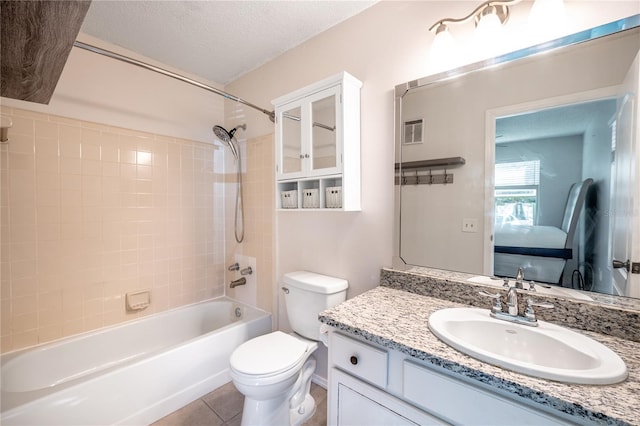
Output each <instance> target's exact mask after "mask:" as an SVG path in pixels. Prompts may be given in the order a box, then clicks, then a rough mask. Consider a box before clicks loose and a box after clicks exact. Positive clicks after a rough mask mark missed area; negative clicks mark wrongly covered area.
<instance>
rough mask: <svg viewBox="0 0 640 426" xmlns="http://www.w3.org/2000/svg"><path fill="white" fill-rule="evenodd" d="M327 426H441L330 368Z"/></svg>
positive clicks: (389, 397)
mask: <svg viewBox="0 0 640 426" xmlns="http://www.w3.org/2000/svg"><path fill="white" fill-rule="evenodd" d="M328 398H329V399H328V403H329V406H328V410H329V418H328V419H327V420H328V421H327V424H329V425H342V426H389V425H394V426H395V425H424V426H426V425H444V424H446V423H444V422H442V421H441V420H440V419H438V418H436V417H434V416H432V415H430V414H428V413H425V412H424V411H421V410H419V409H417V408H415V407H413V406H411V405H409V404H407V403H406V402H404V401H401V400H399V399H398V398H395V397H394V396H392V395H390V394H388V393H386V392H385V391H384V390H382V389H378V388H376V387H374V386H371V385H369V384H367V383H365V382H363V381H360V380H358V379H356V378H355V377H353V376H351V375H349V374H346V373H345V372H343V371H340V370H339V369H337V368H331V369H330V371H329V394H328Z"/></svg>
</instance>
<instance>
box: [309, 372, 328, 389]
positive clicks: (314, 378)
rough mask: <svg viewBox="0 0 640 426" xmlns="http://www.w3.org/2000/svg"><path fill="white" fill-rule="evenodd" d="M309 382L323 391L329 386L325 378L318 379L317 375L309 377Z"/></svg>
mask: <svg viewBox="0 0 640 426" xmlns="http://www.w3.org/2000/svg"><path fill="white" fill-rule="evenodd" d="M311 381H312V382H313V383H315V384H316V385H318V386H320V387H321V388H324V389H327V386H328V385H329V384H328V382H327V379H326V378H325V377H320V376H318V375H317V374H314V375H313V376H311Z"/></svg>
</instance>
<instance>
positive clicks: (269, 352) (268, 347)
mask: <svg viewBox="0 0 640 426" xmlns="http://www.w3.org/2000/svg"><path fill="white" fill-rule="evenodd" d="M312 349H315V348H313V347H312V345H309V344H308V342H305V341H303V340H301V339H298V338H296V337H293V336H290V335H288V334H286V333H283V332H281V331H275V332H273V333H269V334H265V335H262V336H258V337H256V338H254V339H251V340H249V341H247V342H245V343H243V344H242V345H240V346H238V348H237V349H236V350H235V351H234V352H233V353H232V354H231V358H230V359H229V364H230V366H231V369H232V370H234V372H236V373H238V374H239V375H242V376H248V377H252V378H257V377H261V378H267V377H271V376H277V375H281V374H283V373H286V372H287V371H289V370H294V371H295V370H296V369H297V367H298V366H299V365H300V364H301V363H302V362H304V361H305V360H306V359H307V358H308V356H309V354H310V352H312Z"/></svg>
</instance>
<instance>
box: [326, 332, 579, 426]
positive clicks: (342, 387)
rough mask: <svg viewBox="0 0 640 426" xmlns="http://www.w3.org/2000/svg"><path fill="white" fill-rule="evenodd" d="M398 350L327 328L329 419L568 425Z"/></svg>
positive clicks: (333, 422)
mask: <svg viewBox="0 0 640 426" xmlns="http://www.w3.org/2000/svg"><path fill="white" fill-rule="evenodd" d="M481 386H482V385H479V384H475V383H471V382H470V381H467V380H463V379H461V378H458V377H454V376H453V375H452V374H451V373H448V372H446V371H445V370H444V369H441V368H439V367H437V366H434V365H430V364H427V363H426V362H423V361H420V360H418V359H415V358H411V357H409V356H408V355H405V354H403V353H401V352H399V351H395V350H390V349H387V348H383V347H381V346H377V345H373V344H370V343H368V342H363V341H360V340H357V339H355V338H352V337H349V336H346V335H344V334H341V333H340V332H338V331H335V330H332V331H330V333H329V389H328V392H329V394H328V401H329V405H328V411H329V413H328V424H329V425H344V426H346V425H364V424H366V425H405V424H407V425H410V424H419V425H433V424H464V425H487V424H491V425H513V424H518V425H567V424H577V423H573V422H572V419H571V417H570V416H566V417H564V416H563V417H562V418H561V417H559V416H561V415H558V416H556V415H555V414H551V413H548V412H545V411H543V409H542V408H539V407H533V406H530V405H528V404H526V403H524V402H520V401H516V400H515V399H514V398H512V397H510V396H509V394H507V393H500V391H496V390H493V389H490V388H488V387H481Z"/></svg>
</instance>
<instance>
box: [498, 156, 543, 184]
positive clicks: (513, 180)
mask: <svg viewBox="0 0 640 426" xmlns="http://www.w3.org/2000/svg"><path fill="white" fill-rule="evenodd" d="M495 171H496V176H495V178H496V180H495V185H496V186H497V187H498V186H533V185H540V160H530V161H518V162H513V163H498V164H496V167H495Z"/></svg>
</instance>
